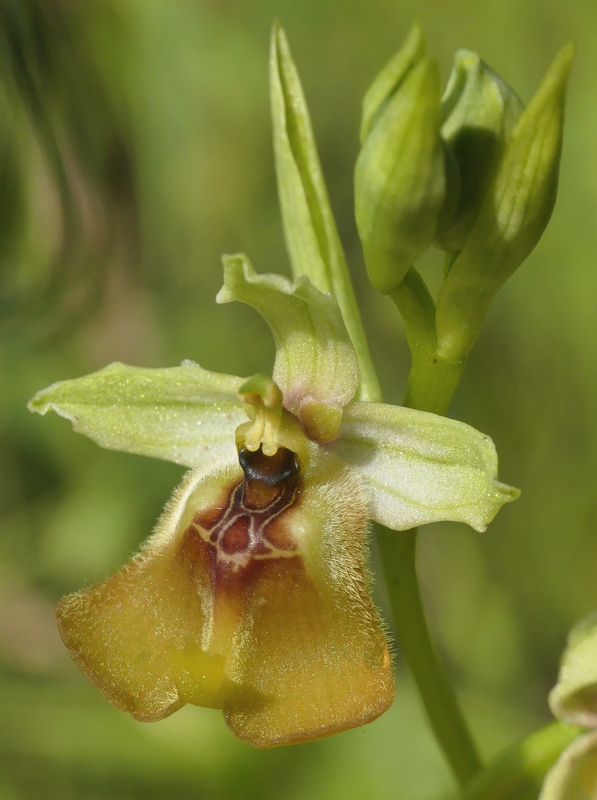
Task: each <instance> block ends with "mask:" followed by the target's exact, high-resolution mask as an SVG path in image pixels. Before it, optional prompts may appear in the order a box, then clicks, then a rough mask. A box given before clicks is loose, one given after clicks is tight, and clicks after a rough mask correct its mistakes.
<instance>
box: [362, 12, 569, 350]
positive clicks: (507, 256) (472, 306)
mask: <svg viewBox="0 0 597 800" xmlns="http://www.w3.org/2000/svg"><path fill="white" fill-rule="evenodd" d="M573 53H574V51H573V47H572V46H567V47H565V48H563V50H562V51H561V52H560V54H559V55H558V56H557V57H556V59H555V61H554V62H553V64H552V65H551V66H550V67H549V69H548V71H547V73H546V75H545V77H544V79H543V81H542V83H541V85H540V87H539V89H538V91H537V93H536V94H535V96H534V97H533V98H532V100H531V102H530V104H529V106H528V107H527V108H526V109H525V108H524V106H523V104H522V102H521V101H520V99H519V98H518V96H517V95H516V93H515V92H514V90H513V89H512V88H511V87H510V86H509V85H508V84H507V83H505V81H503V80H502V79H501V78H500V77H499V75H497V74H496V73H495V72H494V71H493V70H492V69H490V68H489V67H488V66H487V65H486V64H485V63H484V62H483V61H482V60H481V59H480V58H479V56H477V55H476V54H475V53H472V52H470V51H468V50H460V51H458V53H457V54H456V56H455V61H454V67H453V70H452V74H451V76H450V78H449V81H448V85H447V88H446V91H445V93H444V95H443V97H441V96H440V86H439V77H438V68H437V64H436V62H435V61H434V60H433V59H432V58H430V57H429V56H427V55H426V53H425V46H424V42H423V36H422V33H421V30H420V29H419V27H418V26H415V27H414V28H413V29H412V31H411V33H410V35H409V36H408V38H407V41H406V42H405V44H404V46H403V48H402V49H401V50H400V51H399V52H398V53H397V55H396V56H394V58H393V59H392V60H391V61H390V62H389V63H388V64H387V65H386V67H385V68H384V69H383V70H382V71H381V72H380V73H379V75H378V76H377V78H376V79H375V80H374V82H373V84H372V85H371V87H370V89H369V91H368V92H367V94H366V96H365V99H364V102H363V117H362V126H361V143H362V148H361V152H360V154H359V158H358V161H357V165H356V171H355V207H356V220H357V226H358V229H359V235H360V237H361V242H362V245H363V250H364V255H365V261H366V265H367V270H368V273H369V277H370V279H371V281H372V283H373V285H374V286H375V287H376V288H377V289H378V290H379V291H380V292H382V293H383V294H390V295H392V296H393V294H394V293H395V292H397V291H398V290H399V289H400V287H402V288H403V290H404V291H406V289H407V287H408V283H409V282H408V281H407V282H405V278H406V276H407V274H408V273H409V271H410V270H411V268H412V265H413V263H414V261H415V260H416V259H417V258H418V257H419V256H421V255H422V254H423V253H424V252H425V251H426V250H427V249H428V248H429V247H430V246H431V245H435V246H436V247H438V248H440V249H441V250H444V251H445V252H446V253H447V254H448V258H447V264H448V265H449V268H448V269H447V270H446V273H447V274H446V276H445V279H444V282H443V285H442V287H441V289H440V292H439V295H438V297H437V307H436V309H435V319H434V330H433V338H434V341H435V342H436V343H437V347H436V351H437V354H438V356H439V357H440V358H442V359H444V360H445V361H448V362H452V363H456V362H458V361H462V360H463V359H466V356H467V355H468V352H469V351H470V348H471V347H472V345H473V343H474V341H475V339H476V337H477V334H478V332H479V329H480V326H481V323H482V321H483V319H484V317H485V314H486V312H487V308H488V306H489V303H490V301H491V299H492V298H493V296H494V295H495V294H496V292H497V291H498V290H499V289H500V287H501V286H502V285H503V283H504V282H505V281H506V280H507V278H508V277H510V275H511V274H512V273H513V272H514V271H515V270H516V269H517V268H518V267H519V266H520V264H521V263H522V262H523V261H524V260H525V258H526V257H527V256H528V255H529V254H530V252H531V251H532V250H533V248H534V247H535V246H536V244H537V243H538V241H539V239H540V237H541V235H542V234H543V231H544V230H545V227H546V226H547V223H548V221H549V218H550V216H551V212H552V210H553V207H554V203H555V197H556V190H557V182H558V169H559V161H560V153H561V147H562V129H563V118H564V99H565V93H566V84H567V79H568V74H569V71H570V66H571V62H572V58H573ZM428 316H429V315H427V317H428Z"/></svg>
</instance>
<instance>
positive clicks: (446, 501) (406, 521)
mask: <svg viewBox="0 0 597 800" xmlns="http://www.w3.org/2000/svg"><path fill="white" fill-rule="evenodd" d="M329 447H330V449H331V450H332V451H333V452H335V453H337V454H338V455H339V456H340V457H341V458H342V459H343V460H344V461H345V462H346V463H347V464H348V465H349V466H350V467H351V468H352V469H353V470H355V471H356V472H357V473H358V474H359V476H360V477H361V479H362V480H363V482H364V483H365V485H366V487H367V490H368V492H369V493H370V495H371V498H372V500H371V502H372V509H371V516H372V517H373V519H375V520H377V521H378V522H381V523H382V524H383V525H386V526H387V527H388V528H393V529H394V530H398V531H400V530H407V529H409V528H414V527H416V526H417V525H425V524H427V523H429V522H439V521H441V520H453V521H455V522H466V523H468V524H469V525H471V526H472V527H473V528H475V529H476V530H478V531H484V530H485V528H486V527H487V525H488V524H489V523H490V522H491V520H492V519H493V518H494V516H495V515H496V514H497V512H498V510H499V509H500V508H501V506H502V505H503V504H504V503H509V502H511V501H513V500H516V498H517V497H518V496H519V494H520V492H519V491H518V489H514V488H512V487H511V486H507V485H506V484H503V483H500V482H499V481H498V480H497V454H496V451H495V447H494V445H493V442H492V441H491V439H490V438H489V437H488V436H484V435H483V434H482V433H479V431H477V430H475V429H474V428H471V427H470V426H469V425H466V424H465V423H463V422H458V421H457V420H453V419H448V418H447V417H440V416H437V415H436V414H428V413H426V412H424V411H415V410H413V409H409V408H400V407H398V406H391V405H387V404H385V403H352V404H351V405H350V406H348V408H346V409H345V411H344V415H343V419H342V425H341V426H340V432H339V437H338V439H337V440H336V441H335V442H333V443H332V444H331V445H330V446H329Z"/></svg>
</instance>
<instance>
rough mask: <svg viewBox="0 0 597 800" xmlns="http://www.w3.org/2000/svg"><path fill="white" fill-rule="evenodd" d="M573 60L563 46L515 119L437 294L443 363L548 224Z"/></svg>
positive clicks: (474, 330)
mask: <svg viewBox="0 0 597 800" xmlns="http://www.w3.org/2000/svg"><path fill="white" fill-rule="evenodd" d="M573 55H574V47H573V46H572V45H568V46H566V47H564V48H563V50H562V51H561V52H560V53H559V55H558V56H557V58H556V59H555V61H554V62H553V64H552V65H551V66H550V68H549V69H548V71H547V73H546V75H545V78H544V79H543V82H542V83H541V86H540V87H539V89H538V91H537V93H536V94H535V96H534V97H533V99H532V100H531V102H530V104H529V106H528V108H527V109H526V110H525V111H524V113H523V114H522V115H521V117H520V119H519V120H518V122H517V124H516V126H515V128H514V130H513V132H512V134H511V135H510V137H509V140H508V142H507V146H506V148H505V151H504V155H503V157H502V158H501V159H500V163H499V165H498V167H497V169H496V172H495V175H494V177H493V179H492V181H491V184H490V186H489V188H488V190H487V192H486V194H485V198H484V201H483V205H482V207H481V210H480V212H479V215H478V216H477V218H476V220H475V223H474V225H473V227H472V229H471V231H470V234H469V236H468V238H467V240H466V243H465V244H464V247H463V249H462V251H461V253H460V255H459V256H458V258H457V259H456V260H455V262H454V264H453V266H452V268H451V270H450V273H449V274H448V276H447V277H446V280H445V281H444V283H443V285H442V287H441V289H440V292H439V296H438V301H437V317H436V319H437V336H438V353H439V354H440V355H441V356H442V357H443V358H445V359H446V360H448V361H458V360H460V359H463V358H465V357H466V356H467V354H468V352H469V351H470V349H471V347H472V345H473V343H474V341H475V339H476V338H477V335H478V333H479V330H480V327H481V324H482V322H483V319H484V318H485V315H486V313H487V309H488V307H489V304H490V302H491V300H492V298H493V296H494V295H495V294H496V292H497V291H498V290H499V289H500V287H501V286H502V285H503V284H504V282H505V281H506V280H507V279H508V278H509V277H510V275H511V274H512V273H513V272H514V271H515V270H516V269H517V268H518V267H519V266H520V264H521V263H522V262H523V261H524V260H525V258H526V257H527V256H528V255H529V253H530V252H531V251H532V250H533V248H534V247H535V245H536V244H537V242H538V241H539V239H540V238H541V235H542V233H543V231H544V230H545V227H546V225H547V223H548V221H549V218H550V216H551V212H552V210H553V206H554V203H555V198H556V190H557V183H558V170H559V161H560V152H561V148H562V131H563V123H564V100H565V95H566V84H567V80H568V75H569V72H570V67H571V65H572V58H573Z"/></svg>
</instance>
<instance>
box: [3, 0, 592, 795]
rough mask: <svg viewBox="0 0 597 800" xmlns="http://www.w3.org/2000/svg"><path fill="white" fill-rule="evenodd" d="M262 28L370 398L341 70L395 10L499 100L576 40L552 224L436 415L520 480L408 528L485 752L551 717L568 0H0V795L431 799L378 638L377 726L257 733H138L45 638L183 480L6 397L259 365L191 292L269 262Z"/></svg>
mask: <svg viewBox="0 0 597 800" xmlns="http://www.w3.org/2000/svg"><path fill="white" fill-rule="evenodd" d="M276 17H280V18H281V20H282V22H283V24H284V26H285V28H286V31H287V34H288V36H289V39H290V43H291V47H292V49H293V54H294V57H295V60H296V62H297V64H298V67H299V70H300V73H301V76H302V79H303V82H304V87H305V91H306V94H307V98H308V102H309V105H310V109H311V114H312V117H313V122H314V127H315V131H316V135H317V138H318V142H319V147H320V153H321V157H322V162H323V167H324V171H325V174H326V177H327V180H328V185H329V189H330V194H331V199H332V204H333V206H334V209H335V211H336V214H337V219H338V224H339V228H340V231H341V234H342V236H343V240H344V243H345V246H346V249H347V254H348V258H349V262H350V265H351V269H352V271H353V274H354V278H355V283H356V287H357V291H358V296H359V299H360V302H361V307H362V310H363V313H364V317H365V323H366V327H367V330H368V332H369V334H370V338H371V343H372V347H373V350H374V358H375V361H376V363H377V365H378V367H379V372H380V375H381V378H382V382H383V385H384V389H385V392H386V397H387V399H388V400H390V401H393V402H400V399H401V395H402V392H403V390H404V386H405V381H406V376H407V371H408V351H407V348H406V345H405V339H404V335H403V330H402V327H401V324H400V321H399V320H398V319H397V315H396V314H395V311H394V308H393V306H392V304H391V303H390V301H388V300H387V299H386V298H382V297H380V296H377V295H376V294H375V293H374V291H373V290H372V289H371V288H370V287H369V286H368V285H367V281H366V279H365V277H364V269H363V262H362V255H361V251H360V247H359V243H358V239H357V235H356V230H355V225H354V220H353V214H352V169H353V165H354V161H355V158H356V154H357V150H358V136H357V133H358V123H359V114H360V101H361V98H362V95H363V93H364V91H365V89H366V88H367V86H368V84H369V82H370V81H371V80H372V78H373V76H374V74H375V73H376V71H377V70H378V69H379V68H381V66H382V65H383V64H384V63H385V61H386V60H387V58H389V56H390V55H392V54H393V52H394V51H395V50H396V49H397V47H398V46H399V44H400V43H401V41H402V39H403V37H404V36H405V34H406V32H407V30H408V27H409V25H410V23H411V22H412V21H413V19H415V18H417V19H419V20H420V22H421V23H422V24H423V27H424V29H425V31H426V34H427V39H428V45H429V49H430V51H431V52H432V53H433V54H435V55H436V56H437V58H438V59H439V61H440V65H441V68H442V73H443V76H444V79H446V78H447V75H448V73H449V69H450V64H451V58H452V54H453V52H454V50H456V49H457V48H459V47H468V48H471V49H474V50H476V51H478V52H479V53H480V54H481V55H482V56H483V58H484V59H485V60H486V61H487V62H488V63H489V64H490V65H491V66H492V67H494V69H496V70H497V71H498V72H499V73H500V74H501V75H502V76H503V77H504V78H505V79H506V80H507V81H508V82H510V83H511V84H512V86H514V88H515V89H516V90H517V91H518V93H519V94H520V95H521V97H522V98H523V100H525V101H528V100H529V98H530V96H531V95H532V92H533V91H534V89H535V88H536V86H537V85H538V82H539V80H540V78H541V75H542V74H543V72H544V70H545V69H546V67H547V65H548V63H549V62H550V61H551V59H552V58H553V57H554V55H555V54H556V52H557V50H558V49H559V48H560V46H561V45H563V44H564V43H565V42H567V41H570V40H572V41H575V42H576V43H577V45H578V53H577V60H576V64H575V66H574V69H573V74H572V80H571V85H570V94H569V103H568V112H567V126H566V127H567V129H566V134H565V142H564V153H563V159H562V176H561V181H560V191H559V199H558V203H557V206H556V210H555V213H554V217H553V220H552V222H551V224H550V226H549V228H548V230H547V232H546V234H545V235H544V237H543V239H542V241H541V243H540V245H539V246H538V247H537V249H536V251H535V252H534V253H533V255H532V256H531V258H529V260H528V262H527V263H526V264H525V265H524V267H523V268H522V269H521V270H520V271H519V272H518V273H517V274H516V275H515V276H514V278H513V279H512V280H511V281H510V282H509V283H508V284H507V286H506V288H505V289H504V290H503V291H502V292H501V294H500V295H499V297H498V299H497V300H496V301H495V302H494V304H493V306H492V309H491V312H490V314H489V317H488V320H487V323H486V325H485V328H484V331H483V333H482V335H481V337H480V340H479V342H478V343H477V345H476V347H475V349H474V351H473V354H472V356H471V358H470V364H469V368H468V370H467V372H466V373H465V377H464V379H463V382H462V384H461V387H460V389H459V390H458V393H457V395H456V398H455V401H454V404H453V406H452V410H451V414H452V416H455V417H457V418H459V419H463V420H465V421H466V422H468V423H470V424H472V425H474V426H476V427H478V428H480V429H481V430H482V431H484V432H486V433H488V434H489V435H491V436H492V437H493V439H494V440H495V442H496V444H497V447H498V452H499V454H500V474H501V477H502V479H503V480H505V481H507V482H508V483H511V484H513V485H516V486H519V487H521V488H522V490H523V494H522V497H521V499H520V500H519V501H518V502H517V503H516V504H514V505H512V506H509V507H507V508H505V509H504V510H503V511H502V512H501V513H500V515H499V516H498V519H497V520H496V522H495V523H494V524H493V525H492V526H491V528H490V530H489V531H488V532H487V533H485V534H483V535H480V534H478V533H475V532H474V531H472V530H470V529H468V528H466V527H465V526H462V525H455V524H445V525H434V526H429V527H428V528H427V529H426V530H425V531H424V533H423V536H422V541H421V573H422V580H423V584H424V590H425V594H426V599H427V605H428V608H429V613H430V617H431V620H432V624H433V628H434V631H435V633H436V634H437V638H438V642H439V646H440V649H441V650H442V652H443V655H444V656H445V659H446V660H447V663H448V665H449V669H450V672H451V674H452V676H453V678H454V681H455V683H456V685H457V687H458V689H459V691H460V693H461V696H462V698H463V703H464V706H465V709H466V712H467V715H468V716H469V717H470V720H471V722H472V725H473V728H474V730H475V732H476V734H477V735H478V736H479V739H480V743H481V747H482V750H483V753H484V754H485V755H487V756H490V755H492V754H495V753H496V751H498V750H499V749H500V748H501V747H503V746H504V745H506V744H508V743H509V742H512V741H513V740H515V739H516V738H518V737H520V736H522V735H524V734H525V733H527V732H529V731H531V730H532V729H533V728H534V727H536V726H537V725H539V724H542V723H543V722H545V721H546V720H548V719H549V712H548V710H547V706H546V701H545V697H546V694H547V691H548V690H549V688H550V687H551V685H553V683H554V681H555V676H556V671H557V665H558V659H559V654H560V652H561V650H562V648H563V645H564V642H565V636H566V632H567V630H568V628H569V627H570V626H571V624H572V623H573V622H574V621H575V620H577V619H578V618H579V617H580V616H582V615H584V614H585V613H587V612H589V611H590V610H592V609H593V608H594V607H596V606H597V581H596V573H597V536H596V531H597V493H596V492H595V488H594V482H595V476H596V475H597V419H596V418H595V411H594V409H596V408H597V346H596V345H597V313H596V312H597V264H595V256H594V254H595V253H597V211H596V209H597V189H596V187H597V149H596V148H595V143H594V142H595V137H596V134H597V102H596V94H597V89H596V78H597V37H596V36H595V32H596V31H597V5H596V4H595V3H594V1H593V0H487V1H484V0H483V1H481V0H416V1H415V0H368V2H358V0H320V1H319V2H314V1H313V0H302V2H300V3H299V2H291V0H278V2H272V1H271V0H261V2H258V0H172V2H170V1H169V0H168V2H167V0H86V2H85V3H79V2H76V0H0V382H1V383H0V800H29V798H31V799H32V800H33V799H35V800H39V798H42V799H43V800H45V798H48V800H53V799H54V798H57V800H88V799H89V800H92V799H93V800H100V798H102V800H103V799H104V798H106V799H107V798H115V799H116V800H133V799H134V800H137V798H143V799H144V800H145V798H147V799H148V800H153V799H154V798H155V800H158V798H159V799H160V800H161V798H176V799H177V798H180V800H186V798H206V800H211V799H212V798H213V799H214V800H229V799H232V798H260V800H261V799H265V800H267V798H280V797H282V798H285V800H286V798H288V800H303V798H309V799H310V800H328V798H337V797H341V798H344V799H345V800H353V799H354V800H362V799H363V798H371V799H372V800H377V798H380V799H383V800H385V798H388V800H390V798H392V799H394V798H408V799H409V800H427V798H429V799H431V798H440V797H447V796H449V794H450V792H451V788H452V784H451V779H450V775H449V773H448V771H447V769H446V767H445V766H444V764H443V761H442V759H441V756H440V755H439V753H438V751H437V750H436V747H435V744H434V742H433V739H432V736H431V734H430V733H429V731H428V729H427V726H426V724H425V721H424V718H423V714H422V711H421V708H420V706H419V703H418V700H417V698H416V696H415V694H414V690H413V688H412V685H411V683H410V681H409V678H408V675H407V673H406V671H405V668H404V665H403V664H402V661H401V658H400V648H399V646H398V649H397V699H396V702H395V704H394V706H393V708H392V709H391V710H390V711H389V712H388V713H387V714H386V715H385V716H384V717H382V718H381V719H379V720H378V721H376V722H374V723H373V724H371V725H369V726H367V727H365V728H362V729H357V730H353V731H350V732H347V733H344V734H341V735H339V736H336V737H333V738H331V739H327V740H322V741H319V742H314V743H310V744H304V745H297V746H294V747H290V748H279V749H275V750H272V751H265V752H260V751H255V750H252V749H251V748H250V747H249V746H248V745H245V744H244V743H241V742H238V741H236V740H235V739H234V738H233V737H232V735H231V734H230V733H229V732H228V730H227V728H226V727H225V726H224V723H223V720H222V716H221V714H220V713H219V712H217V711H212V710H205V709H197V708H194V707H186V708H185V709H183V710H182V711H180V712H178V713H177V714H175V715H174V716H173V717H171V718H169V719H167V720H165V721H163V722H159V723H155V724H152V725H147V724H142V723H138V722H135V721H133V720H132V719H130V718H129V717H128V716H127V715H125V714H123V713H121V712H119V711H116V710H114V709H112V708H111V707H110V706H109V705H108V704H107V702H106V701H104V700H103V699H102V698H101V697H100V695H99V694H98V693H97V691H96V690H95V689H94V688H93V687H92V686H91V685H90V684H88V683H87V681H86V680H85V679H84V678H83V677H82V675H80V674H79V672H78V670H77V669H76V668H75V666H74V665H73V664H72V663H71V662H70V659H69V657H68V655H67V653H66V651H65V650H64V648H63V647H62V645H61V643H60V641H59V639H58V635H57V633H56V631H55V628H54V623H53V617H52V608H53V605H54V603H55V601H56V600H57V599H58V598H59V597H60V596H61V595H62V594H64V593H66V592H70V591H73V590H75V589H78V588H80V587H81V586H83V585H86V584H89V583H91V582H93V581H95V580H98V579H100V578H102V577H104V576H105V575H107V574H109V573H110V572H111V571H112V570H115V569H116V568H117V567H119V566H120V565H121V564H122V563H124V561H125V560H126V559H127V558H128V557H129V556H130V554H131V553H132V552H133V551H134V549H135V548H136V547H137V545H138V543H139V542H140V541H142V540H143V539H144V538H145V536H146V535H147V534H148V533H149V531H150V530H151V528H152V525H153V523H154V521H155V519H156V518H157V516H158V514H159V512H160V510H161V508H162V506H163V504H164V502H165V501H166V499H167V498H168V496H169V494H170V492H171V490H172V488H173V487H174V486H175V485H176V484H177V483H178V481H179V480H180V477H181V474H182V470H181V469H180V468H178V467H176V466H174V465H171V464H166V463H160V462H158V461H151V460H149V459H146V460H144V459H143V458H141V457H136V456H132V455H125V454H118V453H112V452H105V451H102V450H100V449H99V448H98V447H96V445H94V444H93V443H91V442H90V441H87V440H86V439H84V438H82V437H80V436H77V435H75V434H73V433H72V432H71V430H70V426H69V424H68V423H67V422H65V421H64V420H61V419H59V418H58V417H51V418H50V417H48V418H47V419H41V418H39V417H34V416H32V415H30V414H28V412H27V411H26V408H25V405H26V402H27V400H28V399H29V398H30V397H31V395H32V394H34V393H35V391H37V390H38V389H40V388H42V387H44V386H46V385H48V384H49V383H52V382H53V381H56V380H60V379H64V378H70V377H75V376H79V375H82V374H85V373H88V372H90V371H92V370H95V369H97V368H99V367H101V366H103V365H104V364H106V363H108V362H110V361H115V360H122V361H125V362H128V363H131V364H138V365H146V366H168V365H174V364H177V363H179V362H180V361H181V360H182V359H183V358H191V359H194V360H196V361H198V362H199V363H200V364H201V365H202V366H203V367H206V368H208V369H214V370H218V371H222V372H230V373H234V374H240V375H250V374H252V373H254V372H257V371H261V372H266V373H267V372H269V370H270V368H271V363H272V358H273V345H272V342H271V341H270V338H269V334H268V332H267V330H266V327H265V325H264V323H263V322H262V321H261V320H260V319H259V318H258V316H257V315H256V314H255V313H254V312H252V311H251V310H250V309H248V308H246V307H242V306H240V305H238V306H235V305H234V304H233V305H226V306H216V305H215V303H214V296H215V294H216V292H217V290H218V288H219V286H220V282H221V267H220V261H219V257H220V254H221V253H224V252H228V253H230V252H236V251H238V250H244V251H246V252H247V253H248V254H249V255H250V257H251V258H252V260H253V263H254V264H255V267H256V268H257V270H258V271H262V272H267V271H280V272H284V273H287V272H288V263H287V259H286V255H285V252H284V244H283V238H282V233H281V225H280V219H279V212H278V207H277V200H276V196H275V176H274V172H273V158H272V153H271V138H270V123H269V108H268V84H267V59H268V39H269V31H270V26H271V24H272V22H273V20H274V18H276ZM424 268H425V270H427V274H430V275H432V274H433V272H434V271H437V270H438V269H439V256H438V255H435V256H434V255H433V254H432V255H430V256H429V258H428V259H427V261H426V263H425V265H424ZM397 535H399V534H397ZM373 558H374V561H375V554H373ZM377 592H378V595H379V597H378V602H380V603H381V604H383V603H384V595H383V587H381V586H378V587H377Z"/></svg>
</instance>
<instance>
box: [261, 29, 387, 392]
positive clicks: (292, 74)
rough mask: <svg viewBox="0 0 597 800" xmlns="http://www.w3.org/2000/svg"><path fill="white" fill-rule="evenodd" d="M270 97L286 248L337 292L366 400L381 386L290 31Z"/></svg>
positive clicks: (276, 35) (280, 42) (315, 279)
mask: <svg viewBox="0 0 597 800" xmlns="http://www.w3.org/2000/svg"><path fill="white" fill-rule="evenodd" d="M270 96H271V107H272V125H273V135H274V155H275V160H276V176H277V179H278V196H279V198H280V210H281V212H282V222H283V225H284V237H285V240H286V247H287V249H288V254H289V256H290V261H291V264H292V274H293V275H294V277H295V278H297V277H298V276H300V275H306V276H307V277H308V278H309V279H310V280H311V283H312V284H313V285H314V286H315V287H317V288H318V289H319V290H320V291H321V292H332V293H333V294H334V295H335V297H336V299H337V300H338V304H339V306H340V309H341V311H342V316H343V318H344V322H345V324H346V327H347V329H348V333H349V335H350V338H351V340H352V343H353V345H354V348H355V350H356V353H357V357H358V360H359V367H360V370H361V375H362V377H363V386H362V389H361V394H362V399H367V400H369V399H372V398H371V397H370V396H369V395H370V394H371V393H375V392H379V384H378V381H377V376H376V374H375V370H374V369H373V366H372V364H371V357H370V355H369V349H368V345H367V340H366V338H365V333H364V331H363V327H362V323H361V318H360V313H359V309H358V305H357V302H356V298H355V295H354V290H353V288H352V283H351V280H350V275H349V272H348V268H347V266H346V257H345V255H344V250H343V248H342V243H341V241H340V237H339V236H338V229H337V227H336V222H335V219H334V214H333V211H332V208H331V205H330V201H329V197H328V191H327V188H326V185H325V179H324V176H323V172H322V169H321V163H320V161H319V155H318V153H317V144H316V142H315V136H314V135H313V128H312V125H311V119H310V117H309V109H308V108H307V102H306V100H305V95H304V93H303V88H302V86H301V82H300V78H299V75H298V72H297V69H296V66H295V64H294V61H293V60H292V55H291V53H290V48H289V46H288V41H287V39H286V35H285V34H284V31H283V30H282V28H281V27H280V26H279V25H275V26H274V29H273V31H272V41H271V52H270Z"/></svg>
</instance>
